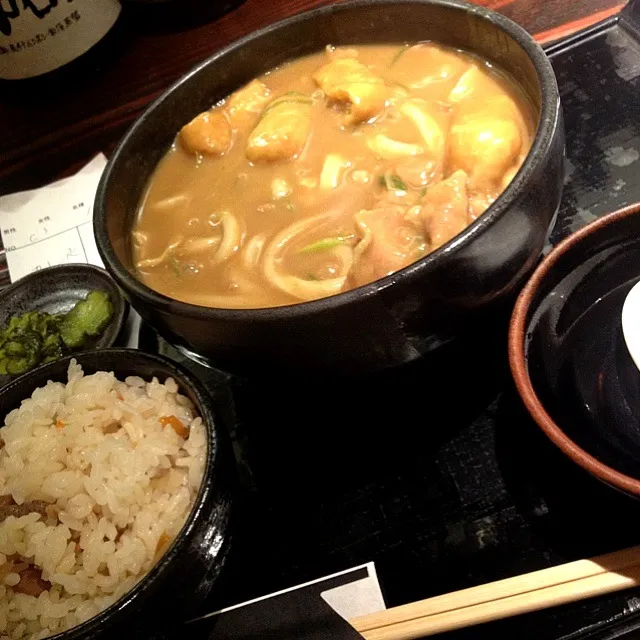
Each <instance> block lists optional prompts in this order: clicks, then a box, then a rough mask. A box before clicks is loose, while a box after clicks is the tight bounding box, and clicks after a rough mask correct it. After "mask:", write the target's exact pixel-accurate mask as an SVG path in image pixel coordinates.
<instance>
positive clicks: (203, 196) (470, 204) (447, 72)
mask: <svg viewBox="0 0 640 640" xmlns="http://www.w3.org/2000/svg"><path fill="white" fill-rule="evenodd" d="M536 120H537V113H536V112H535V109H534V108H533V106H532V105H531V103H530V102H529V101H528V99H527V98H526V97H525V95H524V93H523V91H522V90H521V89H520V88H519V86H518V85H517V84H516V83H515V82H514V81H513V80H511V79H510V78H508V77H506V76H505V74H503V73H502V72H500V71H499V70H497V69H495V68H494V67H493V66H491V65H490V64H488V63H486V62H484V61H482V60H480V59H478V58H477V57H475V56H473V55H470V54H468V53H465V52H463V51H458V50H454V49H449V48H446V47H443V46H439V45H436V44H433V43H421V44H418V45H414V46H397V45H396V46H386V45H385V46H360V47H355V48H348V49H347V48H333V47H327V50H326V51H324V52H322V53H318V54H315V55H311V56H308V57H305V58H301V59H297V60H294V61H292V62H290V63H288V64H286V65H284V66H282V67H280V68H278V69H274V70H273V71H270V72H269V73H267V74H265V75H264V76H262V77H261V78H258V79H255V80H253V81H252V82H250V83H249V84H248V85H247V86H245V87H243V88H241V89H239V90H238V91H237V92H236V93H234V94H232V95H231V96H229V97H228V98H227V99H226V100H224V101H222V102H220V103H219V104H217V105H215V106H214V107H212V109H210V110H209V111H206V112H204V113H202V114H200V115H199V116H197V117H196V118H195V119H194V120H192V121H191V122H190V123H188V124H186V125H185V126H184V127H183V129H182V130H181V131H180V133H179V135H178V136H177V138H176V140H175V143H174V144H173V146H172V147H171V149H170V150H169V152H168V153H167V154H166V156H165V157H164V158H163V160H162V161H161V162H160V164H159V166H158V167H157V169H156V171H155V173H154V175H153V177H152V178H151V180H150V183H149V186H148V190H147V192H146V195H145V197H144V200H143V202H142V204H141V207H140V211H139V214H138V217H137V220H136V223H135V227H134V230H133V232H132V236H133V237H132V244H133V252H134V262H135V265H136V269H137V272H138V277H139V278H140V279H141V280H142V281H143V282H144V283H146V284H147V285H148V286H149V287H151V288H152V289H155V290H156V291H158V292H160V293H163V294H165V295H167V296H169V297H171V298H175V299H178V300H182V301H185V302H190V303H193V304H197V305H204V306H210V307H232V308H257V307H270V306H278V305H285V304H292V303H296V302H302V301H307V300H313V299H317V298H321V297H324V296H329V295H333V294H336V293H339V292H341V291H346V290H348V289H351V288H354V287H357V286H360V285H363V284H366V283H369V282H372V281H374V280H376V279H378V278H381V277H383V276H385V275H388V274H391V273H393V272H395V271H397V270H399V269H402V268H403V267H405V266H407V265H409V264H410V263H412V262H414V261H415V260H418V259H419V258H421V257H423V256H425V255H426V254H427V253H429V252H430V251H433V250H435V249H437V248H438V247H440V246H441V245H443V244H444V243H446V242H448V241H449V240H451V239H452V238H453V237H454V236H456V235H457V234H458V233H460V232H461V231H462V230H463V229H464V228H465V227H466V226H467V225H469V224H470V223H471V222H473V221H474V220H475V219H476V218H477V217H478V216H480V215H481V214H482V213H483V212H484V211H485V210H486V209H487V207H488V206H489V205H490V204H491V203H492V202H493V201H494V200H495V199H496V198H497V197H498V195H499V194H500V193H501V192H502V191H503V190H504V189H505V187H506V186H507V185H508V184H509V182H510V181H511V180H512V178H513V177H514V175H515V174H516V172H517V171H518V169H519V168H520V165H521V164H522V162H523V160H524V158H525V156H526V155H527V153H528V151H529V149H530V147H531V142H532V138H533V135H534V130H535V123H536Z"/></svg>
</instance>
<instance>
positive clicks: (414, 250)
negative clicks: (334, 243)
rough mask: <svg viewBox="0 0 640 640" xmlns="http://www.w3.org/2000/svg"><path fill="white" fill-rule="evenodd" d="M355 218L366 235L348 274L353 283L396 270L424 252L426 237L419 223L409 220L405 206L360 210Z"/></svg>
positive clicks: (361, 241) (359, 228)
mask: <svg viewBox="0 0 640 640" xmlns="http://www.w3.org/2000/svg"><path fill="white" fill-rule="evenodd" d="M355 221H356V229H357V232H358V235H359V236H360V237H361V238H362V239H361V240H360V242H359V243H358V244H357V245H356V248H355V251H354V261H353V266H352V267H351V270H350V272H349V276H348V282H349V283H350V286H351V287H359V286H361V285H363V284H367V283H368V282H373V281H374V280H378V279H379V278H382V277H384V276H386V275H389V274H390V273H394V272H395V271H398V270H399V269H402V268H403V267H406V266H407V265H408V264H411V263H412V262H413V261H414V260H417V259H418V258H419V257H420V256H421V255H422V254H423V253H424V249H425V239H424V237H423V236H422V235H421V233H420V229H419V228H418V227H416V226H415V225H413V224H411V223H410V222H407V221H406V220H405V209H404V207H394V206H387V207H382V208H380V209H372V210H369V211H360V213H358V214H356V216H355Z"/></svg>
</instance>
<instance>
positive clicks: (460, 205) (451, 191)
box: [422, 171, 471, 250]
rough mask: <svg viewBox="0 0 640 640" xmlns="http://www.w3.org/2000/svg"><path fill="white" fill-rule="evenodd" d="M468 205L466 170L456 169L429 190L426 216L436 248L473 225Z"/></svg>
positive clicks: (425, 200) (428, 234)
mask: <svg viewBox="0 0 640 640" xmlns="http://www.w3.org/2000/svg"><path fill="white" fill-rule="evenodd" d="M468 208H469V196H468V194H467V174H466V173H465V172H464V171H456V172H455V173H453V174H452V175H450V176H449V177H448V178H447V179H446V180H443V181H442V182H438V183H437V184H434V185H433V186H432V187H429V188H428V189H427V193H426V195H425V197H424V200H423V203H422V219H423V221H424V228H425V231H426V233H427V238H428V240H429V244H430V247H431V249H432V250H434V249H437V248H438V247H441V246H442V245H443V244H445V243H446V242H449V240H451V238H453V237H454V236H457V235H458V234H459V233H460V232H461V231H462V230H463V229H464V228H465V227H466V226H467V225H468V224H469V222H470V221H471V220H470V219H469V213H468Z"/></svg>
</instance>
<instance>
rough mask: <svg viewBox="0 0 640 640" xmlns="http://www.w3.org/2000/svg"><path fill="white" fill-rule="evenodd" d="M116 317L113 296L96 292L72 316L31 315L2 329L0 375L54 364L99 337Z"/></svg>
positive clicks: (33, 312) (24, 315)
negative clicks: (87, 340)
mask: <svg viewBox="0 0 640 640" xmlns="http://www.w3.org/2000/svg"><path fill="white" fill-rule="evenodd" d="M112 317H113V304H112V303H111V300H110V299H109V294H108V293H105V292H104V291H92V292H90V293H89V294H88V295H87V297H86V299H85V300H81V301H80V302H78V303H77V304H76V305H75V306H74V307H73V309H71V311H69V313H67V314H66V315H65V314H59V315H52V314H50V313H43V312H40V311H29V312H27V313H23V314H22V315H21V316H14V317H12V318H11V319H10V320H9V324H7V325H6V326H5V327H4V329H0V374H2V375H11V376H15V375H20V374H23V373H26V372H27V371H30V370H31V369H33V368H34V367H37V366H38V365H40V364H45V363H47V362H52V361H54V360H57V359H58V358H60V357H62V356H64V355H66V353H68V352H69V351H70V350H73V349H76V348H78V347H81V346H83V345H84V344H85V342H86V339H87V338H88V337H93V336H97V335H99V334H100V333H101V332H102V331H103V330H104V329H105V327H106V326H107V324H108V323H109V321H110V320H111V318H112Z"/></svg>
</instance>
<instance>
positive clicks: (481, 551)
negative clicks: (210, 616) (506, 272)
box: [139, 3, 640, 640]
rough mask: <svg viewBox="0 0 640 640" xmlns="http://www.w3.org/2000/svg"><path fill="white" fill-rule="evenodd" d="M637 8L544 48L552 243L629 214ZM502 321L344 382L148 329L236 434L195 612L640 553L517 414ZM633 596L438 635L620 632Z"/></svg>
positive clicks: (424, 592) (449, 582)
mask: <svg viewBox="0 0 640 640" xmlns="http://www.w3.org/2000/svg"><path fill="white" fill-rule="evenodd" d="M634 12H635V13H636V14H640V3H632V4H631V5H629V6H628V7H627V8H626V9H625V10H624V12H623V14H622V16H620V17H615V18H612V19H609V20H607V21H606V22H604V23H601V24H600V25H597V26H596V27H594V28H591V29H589V30H587V31H583V32H581V33H579V34H577V35H575V36H573V37H571V38H570V39H568V40H565V41H563V42H560V43H557V44H553V45H550V46H549V47H548V54H549V56H550V57H551V59H552V61H553V65H554V68H555V70H556V73H557V76H558V81H559V85H560V92H561V96H562V102H563V107H564V112H565V118H566V129H567V154H568V163H567V179H566V185H565V195H564V201H563V204H562V206H561V209H560V213H559V218H558V222H557V225H556V227H555V230H554V231H553V233H552V235H551V243H552V244H556V243H557V242H559V241H560V240H562V239H563V238H564V237H566V236H567V235H568V234H570V233H571V232H572V231H575V230H576V229H578V228H580V227H581V226H583V225H584V224H586V223H587V222H589V221H591V220H593V219H595V218H597V217H600V216H603V215H605V214H607V213H611V212H613V211H615V210H618V209H620V208H622V207H623V206H625V205H627V204H631V203H635V202H638V201H640V86H639V83H640V80H639V78H640V20H637V18H638V16H637V15H634ZM639 268H640V267H639ZM509 312H510V308H505V309H504V312H503V313H502V314H498V315H496V316H495V317H494V318H493V319H492V320H491V322H490V323H489V324H488V325H487V326H482V327H478V331H477V332H476V336H481V337H482V339H480V340H478V339H477V338H476V339H475V340H470V339H469V340H465V339H461V340H459V341H458V342H457V343H456V344H452V345H449V346H447V347H445V348H443V349H441V350H440V351H439V352H437V353H436V354H434V355H433V356H431V357H429V358H428V359H427V360H425V361H424V362H419V363H416V364H415V365H412V366H411V367H410V368H408V369H406V370H402V371H396V372H394V373H391V374H385V375H380V376H377V377H374V378H368V379H362V380H358V381H351V382H350V383H348V384H345V383H344V382H340V381H337V380H332V379H314V380H301V379H296V380H286V379H282V378H275V379H260V380H240V379H236V378H232V377H230V376H227V375H226V374H224V373H222V372H219V371H215V370H211V369H205V368H203V367H201V366H200V365H197V364H195V363H192V362H190V361H186V360H185V359H184V358H183V357H182V356H181V355H180V354H178V353H177V352H175V351H174V350H173V349H172V348H171V347H169V346H168V345H166V343H164V342H163V341H162V340H160V339H158V337H157V336H156V335H155V334H153V332H152V331H151V330H149V329H146V328H143V330H142V331H141V335H140V345H139V346H140V348H142V349H145V350H151V351H154V350H157V351H161V352H163V353H166V354H168V355H170V356H173V357H175V358H177V359H180V360H183V361H184V363H185V364H186V365H187V366H189V367H191V368H192V369H194V370H195V371H196V372H197V373H198V374H199V375H200V376H201V377H203V378H204V379H205V380H206V381H207V382H208V384H209V387H210V388H211V390H212V392H213V393H214V395H215V397H216V405H217V407H218V411H220V412H223V413H226V414H227V418H228V419H229V420H230V422H231V423H232V424H234V425H235V427H234V432H233V434H232V435H233V437H234V441H235V448H236V454H237V458H238V463H239V469H240V472H241V479H242V482H241V485H242V487H241V491H240V496H239V500H238V510H237V521H236V537H235V540H234V545H233V550H232V555H231V558H230V561H229V564H228V566H227V568H226V570H225V572H224V574H223V577H222V579H221V581H220V582H219V583H218V585H217V587H216V589H215V591H214V593H212V595H211V596H210V598H209V600H208V601H207V603H206V605H205V607H204V608H203V613H204V612H207V611H213V610H216V609H220V608H221V607H224V606H227V605H230V604H234V603H237V602H242V601H246V600H248V599H250V598H254V597H257V596H260V595H263V594H266V593H270V592H273V591H276V590H279V589H282V588H286V587H289V586H292V585H295V584H298V583H301V582H305V581H307V580H311V579H314V578H317V577H320V576H323V575H326V574H329V573H332V572H335V571H339V570H342V569H346V568H348V567H351V566H354V565H356V564H360V563H363V562H367V561H370V560H373V561H375V563H376V567H377V571H378V576H379V578H380V582H381V585H382V589H383V592H384V593H385V596H386V600H387V604H388V606H394V605H398V604H404V603H406V602H410V601H413V600H417V599H421V598H425V597H430V596H434V595H438V594H442V593H447V592H449V591H453V590H457V589H462V588H465V587H469V586H474V585H478V584H482V583H485V582H489V581H493V580H498V579H501V578H505V577H509V576H514V575H517V574H520V573H524V572H528V571H533V570H536V569H542V568H546V567H549V566H551V565H554V564H559V563H562V562H566V561H570V560H574V559H578V558H581V557H588V556H592V555H597V554H600V553H604V552H607V551H614V550H617V549H620V548H623V547H625V546H631V545H635V544H640V503H638V502H635V501H633V500H632V499H630V498H627V497H625V496H623V495H621V494H617V493H616V492H615V491H613V490H612V489H610V488H608V487H605V486H604V485H601V484H600V483H598V482H597V481H595V480H593V479H592V478H591V477H589V476H587V475H586V474H585V473H583V472H582V471H581V470H580V469H578V468H577V467H576V466H574V465H573V464H572V463H571V462H570V461H569V460H567V459H565V458H564V457H563V456H562V454H561V453H560V452H559V451H558V450H556V449H555V448H554V446H553V445H552V444H551V443H550V442H548V441H547V440H546V439H545V437H544V436H543V435H542V434H541V432H540V431H539V430H538V429H537V427H536V426H535V425H534V424H533V423H532V421H531V420H530V419H529V417H528V415H527V414H526V413H525V412H524V409H523V408H522V406H521V404H520V401H519V399H518V398H517V396H516V394H515V391H514V390H513V387H512V383H511V379H510V375H509V371H508V366H507V346H506V342H507V332H506V329H507V324H508V319H509ZM635 597H640V590H635V591H627V592H623V593H619V594H615V595H611V596H607V597H600V598H596V599H592V600H587V601H585V602H582V603H579V604H575V605H568V606H563V607H559V608H555V609H550V610H547V611H542V612H538V613H535V614H528V615H525V616H519V617H517V618H513V619H510V620H505V621H501V622H498V623H492V624H489V625H483V626H482V627H475V628H470V629H466V630H462V631H458V632H454V633H450V634H446V637H447V638H451V639H452V640H453V639H455V640H463V639H467V638H469V639H470V638H493V639H502V638H504V639H505V640H506V639H509V640H511V639H513V638H516V637H517V638H518V639H519V640H528V639H531V640H534V639H535V640H559V639H560V638H563V639H564V638H566V639H567V640H568V639H569V638H575V639H576V640H577V638H590V639H593V640H595V639H596V638H600V639H603V640H604V639H605V638H614V637H620V635H619V634H618V632H617V631H606V630H605V629H604V627H603V625H604V624H605V623H606V622H607V621H611V620H618V619H620V620H623V621H631V620H632V619H633V618H634V616H633V615H632V614H630V613H629V612H630V611H632V610H635V609H636V608H638V602H637V601H636V600H635ZM256 632H257V633H258V635H257V636H256V637H259V632H258V630H256ZM585 633H586V635H585ZM616 634H618V635H616ZM207 635H208V634H207ZM627 637H635V636H631V635H629V636H627ZM638 637H640V633H639V636H638Z"/></svg>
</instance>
